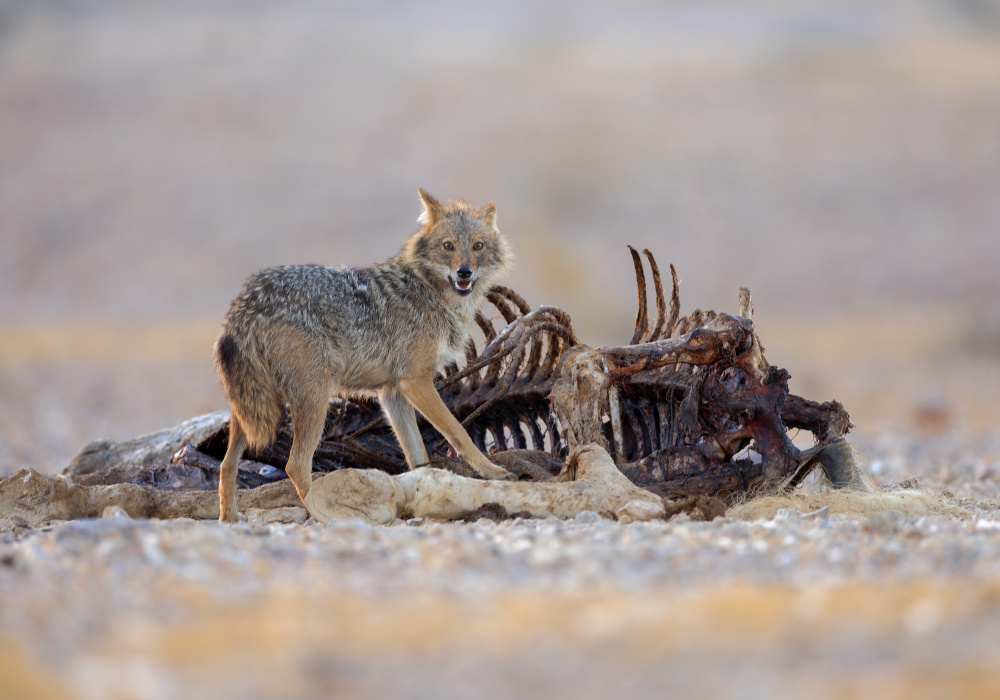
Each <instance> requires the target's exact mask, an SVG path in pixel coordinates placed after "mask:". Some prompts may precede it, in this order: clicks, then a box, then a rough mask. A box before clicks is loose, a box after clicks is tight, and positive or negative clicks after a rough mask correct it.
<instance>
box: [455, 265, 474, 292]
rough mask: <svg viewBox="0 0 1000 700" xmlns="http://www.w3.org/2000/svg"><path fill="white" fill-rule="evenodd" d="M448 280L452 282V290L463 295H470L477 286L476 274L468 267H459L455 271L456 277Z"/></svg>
mask: <svg viewBox="0 0 1000 700" xmlns="http://www.w3.org/2000/svg"><path fill="white" fill-rule="evenodd" d="M448 280H449V281H450V282H451V286H452V288H453V289H454V290H455V291H456V292H458V293H459V294H461V295H465V294H468V293H469V292H471V291H472V288H473V287H474V286H475V285H476V280H475V273H473V272H472V268H471V267H469V266H468V265H462V266H461V267H459V268H458V269H457V270H455V274H454V276H452V275H449V276H448Z"/></svg>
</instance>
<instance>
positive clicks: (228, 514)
mask: <svg viewBox="0 0 1000 700" xmlns="http://www.w3.org/2000/svg"><path fill="white" fill-rule="evenodd" d="M246 521H247V516H245V515H243V513H240V512H239V511H235V510H233V511H223V512H222V513H220V514H219V522H220V523H225V524H226V525H236V524H237V523H245V522H246Z"/></svg>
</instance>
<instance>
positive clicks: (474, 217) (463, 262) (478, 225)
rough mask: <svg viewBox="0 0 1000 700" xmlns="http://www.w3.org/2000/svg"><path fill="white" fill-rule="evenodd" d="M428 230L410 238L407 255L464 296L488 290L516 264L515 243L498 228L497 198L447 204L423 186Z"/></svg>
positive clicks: (424, 220) (423, 221)
mask: <svg viewBox="0 0 1000 700" xmlns="http://www.w3.org/2000/svg"><path fill="white" fill-rule="evenodd" d="M419 191H420V199H421V200H422V201H423V204H424V211H423V213H422V214H421V215H420V218H419V219H417V221H418V222H419V223H421V224H423V229H422V230H421V231H418V232H417V233H415V234H413V235H412V236H410V238H409V240H408V241H407V242H406V245H405V246H404V247H403V252H402V254H401V257H402V258H403V260H404V261H406V262H407V263H409V264H418V265H420V266H421V267H423V268H424V269H426V270H428V271H429V272H430V273H431V274H432V275H435V276H437V278H438V279H439V281H440V282H441V286H442V287H443V286H445V285H447V286H449V287H450V288H451V289H452V291H454V293H455V294H457V295H458V296H459V297H465V296H468V295H471V294H472V293H473V292H474V291H478V292H480V293H483V294H485V293H486V291H487V290H488V289H489V288H490V285H492V284H493V282H494V280H496V278H497V277H499V276H500V274H501V273H503V272H504V270H505V269H506V268H507V267H508V266H509V265H510V262H511V258H512V256H511V252H510V245H509V244H508V243H507V239H505V238H504V237H503V236H502V235H501V234H500V229H498V228H497V208H496V205H495V204H493V202H490V203H489V204H487V205H486V206H485V207H483V208H482V209H479V210H474V209H472V208H471V207H470V206H469V205H468V204H467V203H466V202H465V200H461V201H458V202H448V203H447V204H441V202H439V201H438V200H436V199H434V197H432V196H430V195H429V194H427V193H426V192H424V190H423V188H422V187H421V188H419Z"/></svg>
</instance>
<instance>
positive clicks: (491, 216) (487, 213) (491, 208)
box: [482, 202, 497, 228]
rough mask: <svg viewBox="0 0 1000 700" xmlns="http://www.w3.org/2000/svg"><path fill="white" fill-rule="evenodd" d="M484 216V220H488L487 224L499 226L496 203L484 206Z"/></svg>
mask: <svg viewBox="0 0 1000 700" xmlns="http://www.w3.org/2000/svg"><path fill="white" fill-rule="evenodd" d="M482 218H483V221H485V222H486V225H487V226H490V227H491V228H496V227H497V205H496V204H494V203H493V202H490V203H489V204H487V205H486V206H485V207H483V214H482Z"/></svg>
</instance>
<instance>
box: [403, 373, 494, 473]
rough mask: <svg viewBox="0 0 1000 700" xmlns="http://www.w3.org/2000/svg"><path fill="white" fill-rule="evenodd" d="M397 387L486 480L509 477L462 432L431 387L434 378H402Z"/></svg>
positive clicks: (460, 425) (432, 386)
mask: <svg viewBox="0 0 1000 700" xmlns="http://www.w3.org/2000/svg"><path fill="white" fill-rule="evenodd" d="M399 390H400V391H401V392H402V394H403V396H405V397H406V398H407V400H408V401H409V402H410V403H412V404H413V405H414V406H415V407H416V409H417V410H418V411H420V412H421V413H422V414H423V416H424V418H426V419H427V420H429V421H430V423H431V425H433V426H434V427H435V428H437V429H438V431H439V432H440V433H441V434H442V435H444V437H445V439H446V440H448V442H449V443H451V446H452V447H454V448H455V449H456V450H457V451H458V454H459V455H461V457H462V459H464V460H465V461H466V462H468V463H469V464H470V465H471V466H472V468H473V469H475V470H476V471H477V472H478V473H479V474H481V475H482V476H484V477H486V478H487V479H509V478H511V475H510V473H509V472H508V471H507V470H506V469H502V468H500V467H498V466H496V465H495V464H493V463H492V462H490V461H489V460H488V459H486V457H485V456H484V455H483V453H482V452H480V451H479V448H477V447H476V445H475V443H473V442H472V438H470V437H469V434H468V433H467V432H465V428H463V427H462V424H461V423H459V422H458V419H457V418H455V416H453V415H452V413H451V411H450V410H448V406H447V405H446V404H445V402H444V401H442V400H441V396H440V394H438V392H437V389H435V388H434V382H433V379H428V378H426V377H420V378H417V379H403V380H400V382H399Z"/></svg>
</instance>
